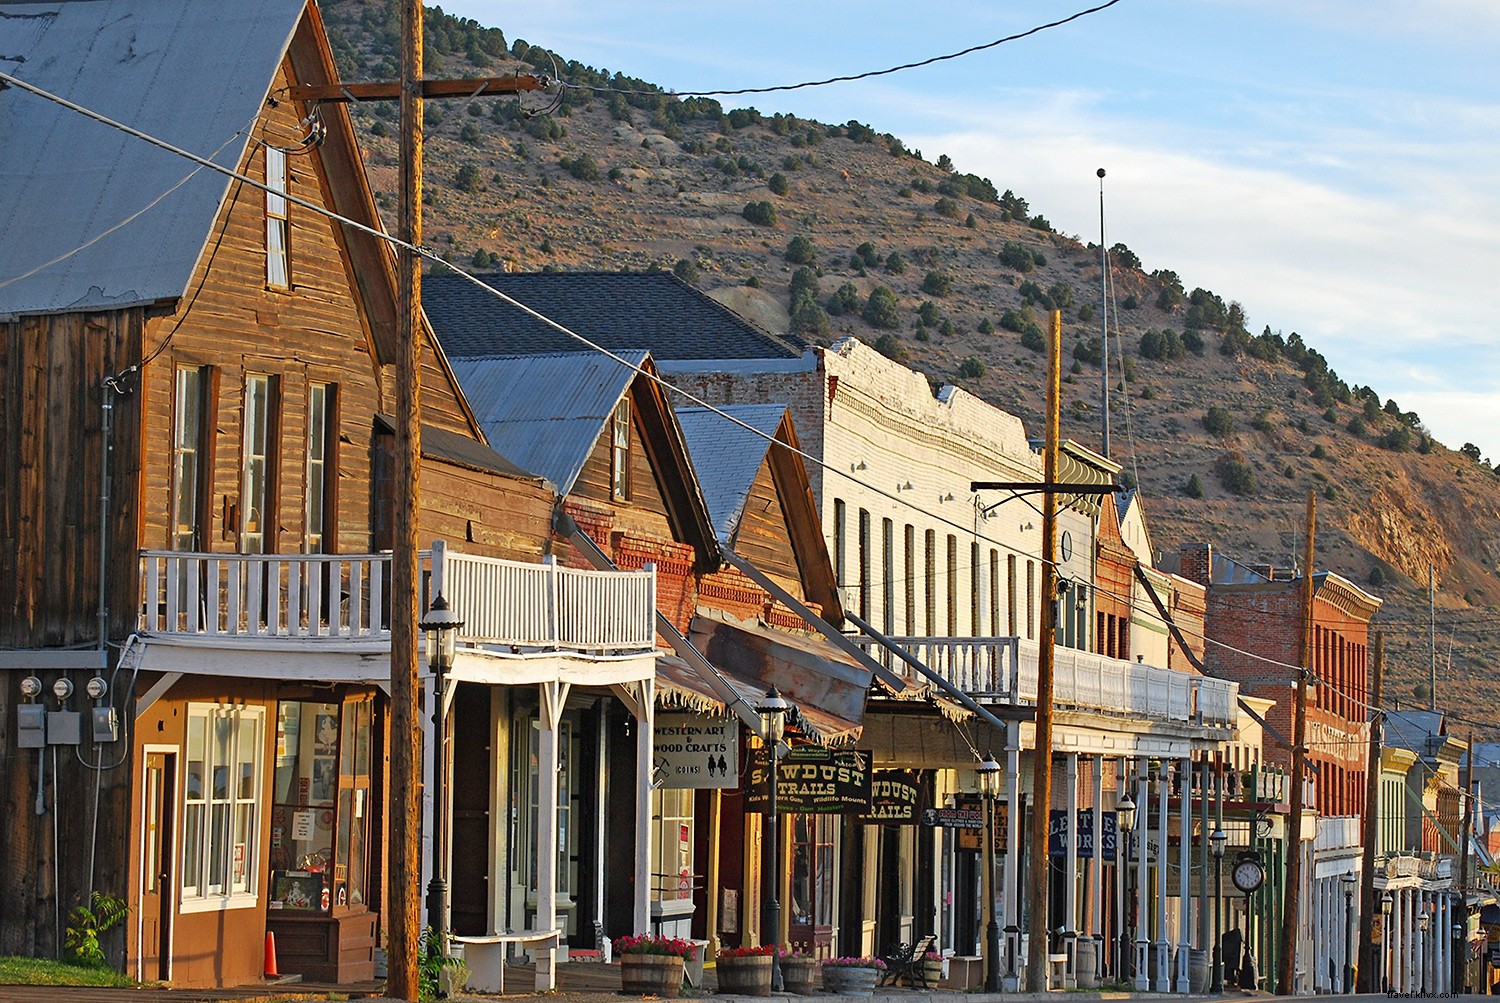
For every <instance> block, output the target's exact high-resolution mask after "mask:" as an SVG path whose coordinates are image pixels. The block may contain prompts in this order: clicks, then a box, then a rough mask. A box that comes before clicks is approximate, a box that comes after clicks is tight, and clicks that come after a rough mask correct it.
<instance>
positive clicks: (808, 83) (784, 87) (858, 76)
mask: <svg viewBox="0 0 1500 1003" xmlns="http://www.w3.org/2000/svg"><path fill="white" fill-rule="evenodd" d="M1119 2H1120V0H1108V2H1106V3H1102V4H1099V5H1098V6H1097V7H1090V8H1088V9H1087V10H1081V11H1078V12H1077V13H1075V14H1070V15H1068V16H1067V17H1065V18H1061V19H1060V20H1057V21H1049V22H1048V23H1046V24H1039V25H1037V26H1036V27H1034V28H1028V29H1027V30H1025V31H1022V32H1017V33H1016V34H1014V35H1006V36H1005V37H1004V38H997V39H995V40H994V41H993V42H985V43H983V44H981V45H971V46H969V47H968V48H967V49H960V50H959V51H957V52H950V53H947V54H945V55H941V56H931V57H929V58H927V59H919V60H917V61H916V62H911V63H902V64H900V65H898V66H890V67H887V68H886V69H883V70H866V71H865V72H863V73H851V74H847V75H845V76H837V77H825V78H823V79H821V80H804V81H802V82H800V83H795V84H774V85H771V86H768V87H739V88H734V89H729V90H701V91H662V90H638V89H637V90H631V89H627V88H619V87H598V86H594V85H590V84H572V83H568V82H567V81H566V80H560V81H559V83H560V84H561V86H562V87H564V88H566V89H569V90H579V91H593V92H596V93H601V94H625V95H634V96H645V97H656V96H660V95H662V94H668V95H670V96H672V97H679V98H709V97H737V96H740V95H744V94H774V93H777V92H781V91H796V90H803V89H805V88H808V87H827V86H828V85H829V84H845V83H851V82H853V81H856V80H869V79H871V78H873V77H884V76H889V75H890V74H892V73H901V72H903V71H905V70H916V69H921V68H922V67H924V66H931V65H933V64H934V63H941V62H945V61H947V60H950V59H961V58H963V57H964V56H971V55H973V54H974V53H976V52H983V51H985V50H986V49H993V48H995V47H996V46H999V45H1004V44H1006V43H1007V42H1016V41H1019V40H1021V39H1023V38H1029V37H1030V36H1032V35H1036V34H1039V33H1041V32H1043V31H1047V30H1049V29H1051V28H1060V27H1062V26H1063V25H1065V24H1068V23H1070V22H1073V21H1077V20H1078V19H1080V18H1083V17H1087V16H1089V15H1090V14H1097V13H1099V12H1100V11H1102V10H1106V9H1108V8H1110V7H1113V6H1114V5H1115V4H1117V3H1119Z"/></svg>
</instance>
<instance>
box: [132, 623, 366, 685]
mask: <svg viewBox="0 0 1500 1003" xmlns="http://www.w3.org/2000/svg"><path fill="white" fill-rule="evenodd" d="M120 667H121V668H125V669H131V670H139V671H143V672H162V673H180V674H183V675H197V676H228V677H231V678H235V679H262V680H273V681H278V682H288V683H293V682H334V683H353V684H360V685H370V686H381V687H385V688H387V689H388V688H389V686H390V680H391V646H390V641H389V640H388V639H387V640H384V641H373V640H370V641H364V640H343V639H337V638H320V639H316V640H313V639H308V638H296V637H280V638H278V637H256V638H248V637H247V638H233V637H228V636H225V635H212V634H178V633H172V634H153V633H139V634H136V635H134V636H133V637H132V638H131V640H130V642H129V643H127V644H126V646H125V650H124V651H123V652H122V653H121V655H120Z"/></svg>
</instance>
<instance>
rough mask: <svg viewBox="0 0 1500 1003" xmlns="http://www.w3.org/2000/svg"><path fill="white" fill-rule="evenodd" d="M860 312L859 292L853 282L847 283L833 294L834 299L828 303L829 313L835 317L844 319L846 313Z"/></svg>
mask: <svg viewBox="0 0 1500 1003" xmlns="http://www.w3.org/2000/svg"><path fill="white" fill-rule="evenodd" d="M858 310H859V290H858V289H856V288H855V287H854V283H853V282H845V283H844V284H843V285H841V286H839V287H838V288H837V289H835V290H834V292H833V297H832V298H831V299H830V300H829V301H828V312H829V313H831V314H833V315H834V316H835V317H842V316H843V315H844V314H846V313H855V312H856V311H858Z"/></svg>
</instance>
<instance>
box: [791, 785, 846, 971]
mask: <svg viewBox="0 0 1500 1003" xmlns="http://www.w3.org/2000/svg"><path fill="white" fill-rule="evenodd" d="M835 821H836V816H833V815H793V816H792V880H791V893H792V894H791V898H792V901H791V907H792V910H791V912H792V915H791V923H790V925H791V926H794V927H797V926H802V927H809V926H810V927H819V926H832V925H833V907H834V894H833V882H834V877H835V875H834V853H833V833H834V823H835ZM793 936H794V938H795V936H796V935H795V934H794V935H793ZM803 936H806V935H805V934H804V935H803ZM793 942H794V943H797V941H796V940H795V939H794V941H793ZM802 943H804V944H805V943H806V942H805V941H803V942H802ZM799 946H801V944H799Z"/></svg>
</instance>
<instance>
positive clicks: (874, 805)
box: [860, 770, 922, 825]
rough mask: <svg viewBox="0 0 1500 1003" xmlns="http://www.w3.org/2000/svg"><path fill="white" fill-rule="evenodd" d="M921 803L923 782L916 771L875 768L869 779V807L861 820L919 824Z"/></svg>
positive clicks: (895, 823)
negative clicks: (872, 775)
mask: <svg viewBox="0 0 1500 1003" xmlns="http://www.w3.org/2000/svg"><path fill="white" fill-rule="evenodd" d="M921 802H922V785H921V783H920V774H918V773H917V771H916V770H876V771H875V777H874V779H873V780H871V781H870V810H869V811H868V812H866V813H865V814H864V815H862V816H860V820H861V821H864V822H869V823H877V822H884V823H886V824H894V825H916V824H917V816H918V814H919V812H920V810H921V808H920V806H921Z"/></svg>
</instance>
